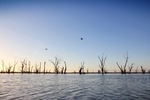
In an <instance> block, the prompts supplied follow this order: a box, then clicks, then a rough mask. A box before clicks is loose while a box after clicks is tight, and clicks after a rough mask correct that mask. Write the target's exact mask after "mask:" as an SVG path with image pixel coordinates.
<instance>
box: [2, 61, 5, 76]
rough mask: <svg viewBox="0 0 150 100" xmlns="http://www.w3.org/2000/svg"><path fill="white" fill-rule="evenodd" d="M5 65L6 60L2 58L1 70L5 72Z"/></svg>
mask: <svg viewBox="0 0 150 100" xmlns="http://www.w3.org/2000/svg"><path fill="white" fill-rule="evenodd" d="M4 67H5V63H4V61H3V60H2V70H1V72H2V73H3V72H5V71H4Z"/></svg>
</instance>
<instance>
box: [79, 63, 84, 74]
mask: <svg viewBox="0 0 150 100" xmlns="http://www.w3.org/2000/svg"><path fill="white" fill-rule="evenodd" d="M79 74H80V75H81V74H85V73H84V62H83V63H81V66H80V69H79Z"/></svg>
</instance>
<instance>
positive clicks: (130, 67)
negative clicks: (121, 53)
mask: <svg viewBox="0 0 150 100" xmlns="http://www.w3.org/2000/svg"><path fill="white" fill-rule="evenodd" d="M133 67H134V63H132V64H131V66H129V74H131V71H132V68H133Z"/></svg>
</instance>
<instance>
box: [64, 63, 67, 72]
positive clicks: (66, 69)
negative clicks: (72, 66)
mask: <svg viewBox="0 0 150 100" xmlns="http://www.w3.org/2000/svg"><path fill="white" fill-rule="evenodd" d="M64 64H65V69H64V74H66V71H67V64H66V61H64Z"/></svg>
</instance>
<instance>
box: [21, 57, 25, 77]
mask: <svg viewBox="0 0 150 100" xmlns="http://www.w3.org/2000/svg"><path fill="white" fill-rule="evenodd" d="M25 65H26V60H25V59H24V60H21V73H22V74H23V73H24V68H25Z"/></svg>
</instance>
